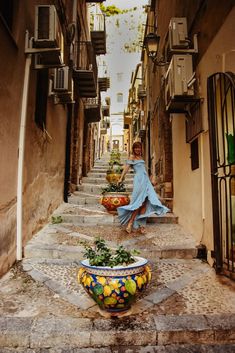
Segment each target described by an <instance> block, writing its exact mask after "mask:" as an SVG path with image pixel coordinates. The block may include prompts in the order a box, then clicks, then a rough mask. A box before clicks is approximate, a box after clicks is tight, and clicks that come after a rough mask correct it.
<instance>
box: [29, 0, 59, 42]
mask: <svg viewBox="0 0 235 353" xmlns="http://www.w3.org/2000/svg"><path fill="white" fill-rule="evenodd" d="M61 35H62V34H61V28H60V22H59V19H58V16H57V12H56V8H55V6H54V5H38V6H35V26H34V44H35V47H37V48H50V47H51V48H56V47H57V48H59V47H60V46H61Z"/></svg>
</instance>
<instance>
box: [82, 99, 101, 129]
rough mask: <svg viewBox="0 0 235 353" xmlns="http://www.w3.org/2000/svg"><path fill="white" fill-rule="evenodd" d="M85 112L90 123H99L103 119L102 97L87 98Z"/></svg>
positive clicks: (84, 101)
mask: <svg viewBox="0 0 235 353" xmlns="http://www.w3.org/2000/svg"><path fill="white" fill-rule="evenodd" d="M83 103H84V112H85V118H86V121H87V122H88V123H98V122H99V121H100V120H101V104H100V98H99V97H96V98H85V99H84V100H83Z"/></svg>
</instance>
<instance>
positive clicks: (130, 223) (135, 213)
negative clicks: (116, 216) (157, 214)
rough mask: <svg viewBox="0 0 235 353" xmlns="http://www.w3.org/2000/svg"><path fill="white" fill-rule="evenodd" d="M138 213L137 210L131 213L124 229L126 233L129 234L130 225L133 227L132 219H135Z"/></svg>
mask: <svg viewBox="0 0 235 353" xmlns="http://www.w3.org/2000/svg"><path fill="white" fill-rule="evenodd" d="M138 212H139V208H137V210H134V211H133V212H132V214H131V218H130V219H129V222H128V224H127V227H126V231H127V233H131V231H132V225H133V222H134V219H135V217H136V216H137V214H138Z"/></svg>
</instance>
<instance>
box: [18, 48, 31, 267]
mask: <svg viewBox="0 0 235 353" xmlns="http://www.w3.org/2000/svg"><path fill="white" fill-rule="evenodd" d="M31 62H32V54H27V56H26V61H25V71H24V85H23V96H22V104H21V114H20V132H19V147H18V174H17V208H16V260H22V253H23V251H22V230H23V172H24V151H25V130H26V116H27V101H28V88H29V76H30V66H31Z"/></svg>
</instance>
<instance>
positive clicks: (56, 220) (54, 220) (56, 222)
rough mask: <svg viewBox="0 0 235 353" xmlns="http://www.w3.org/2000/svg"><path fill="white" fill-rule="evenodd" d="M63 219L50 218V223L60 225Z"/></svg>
mask: <svg viewBox="0 0 235 353" xmlns="http://www.w3.org/2000/svg"><path fill="white" fill-rule="evenodd" d="M62 222H63V219H62V217H61V216H52V217H51V223H52V224H58V223H62Z"/></svg>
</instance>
